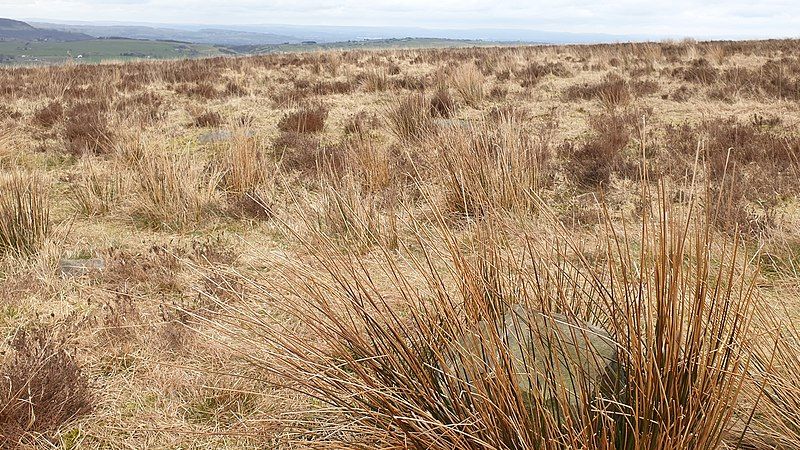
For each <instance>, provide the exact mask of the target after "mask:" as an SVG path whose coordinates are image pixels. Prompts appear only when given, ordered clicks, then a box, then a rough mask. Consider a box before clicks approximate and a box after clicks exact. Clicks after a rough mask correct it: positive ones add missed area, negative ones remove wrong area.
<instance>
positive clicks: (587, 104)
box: [0, 40, 800, 450]
mask: <svg viewBox="0 0 800 450" xmlns="http://www.w3.org/2000/svg"><path fill="white" fill-rule="evenodd" d="M799 52H800V41H794V40H776V41H744V42H713V43H709V42H697V41H691V40H687V41H670V42H663V43H631V44H618V45H577V46H530V47H492V48H459V49H456V48H447V49H427V50H388V51H362V50H359V51H324V52H315V53H298V54H270V55H263V56H254V57H246V58H245V57H237V58H210V59H204V60H185V61H162V62H152V61H150V62H131V63H124V64H117V63H113V64H112V63H109V64H101V65H91V64H69V65H63V66H53V67H15V68H0V171H2V172H3V181H4V182H3V183H1V184H0V335H2V336H4V337H3V338H2V339H0V370H2V371H3V372H2V374H0V375H2V377H0V384H2V383H6V385H4V386H5V388H4V389H2V390H0V434H2V433H5V435H4V436H3V437H4V438H6V437H8V436H10V438H8V439H5V440H3V439H2V438H0V442H2V444H0V446H3V448H9V449H14V450H17V449H22V448H63V449H68V448H87V449H93V450H100V449H108V448H137V449H138V448H219V449H225V450H227V449H244V448H248V449H249V448H275V449H293V448H309V447H311V448H319V447H323V448H324V447H327V448H339V449H341V448H364V449H367V448H393V449H401V448H432V449H436V448H448V449H451V448H481V449H533V448H540V449H542V448H543V449H550V448H553V449H555V448H559V449H561V448H582V449H590V448H592V449H593V448H603V449H612V448H613V449H621V448H627V449H634V448H635V449H639V448H653V449H656V448H657V449H664V450H667V449H669V450H672V449H677V448H696V449H715V450H722V449H732V448H739V449H742V450H755V449H767V448H780V449H794V448H798V446H797V444H796V443H797V440H798V429H797V427H796V423H797V421H798V417H800V403H798V395H797V389H796V388H795V387H794V386H795V385H797V384H798V382H800V381H799V380H798V379H797V375H796V374H797V373H799V372H800V371H799V370H798V364H797V361H798V356H797V355H798V352H800V349H798V346H797V340H798V339H800V337H798V335H797V332H796V328H797V326H796V324H797V320H798V317H800V313H799V311H800V295H799V294H798V292H797V289H796V286H797V285H798V283H799V282H800V271H798V270H797V269H798V267H800V236H799V235H798V232H797V230H798V229H800V212H798V211H799V210H798V195H799V193H800V183H798V179H800V178H799V177H798V175H800V128H798V124H800V113H798V111H797V108H796V104H795V103H796V100H797V99H798V98H800V90H798V86H800V60H798V57H797V54H798V53H799ZM204 128H205V129H204ZM650 192H657V194H650ZM62 260H71V261H69V262H67V263H65V261H62ZM74 260H79V261H78V262H76V261H74ZM80 260H90V261H85V262H86V264H87V265H88V266H91V267H94V268H95V269H93V270H86V271H85V272H83V271H81V270H75V271H72V272H70V270H71V269H69V268H70V267H73V266H75V265H79V264H80ZM62 268H67V269H69V270H62ZM62 272H63V273H62ZM22 337H25V338H24V339H23V338H22ZM64 337H69V338H68V339H64ZM598 337H599V338H601V339H600V341H598V340H597V339H595V338H598ZM521 339H522V340H524V339H528V340H529V341H530V342H531V343H532V344H531V345H530V346H528V348H524V346H520V345H518V344H517V343H518V342H519V341H520V340H521ZM587 340H589V341H591V342H587ZM23 341H25V342H27V343H23ZM531 347H532V348H533V351H531ZM590 347H591V348H590ZM592 349H594V350H596V351H598V352H603V353H602V355H596V354H595V356H597V357H594V356H592V355H593V353H592V351H593V350H592ZM608 360H611V361H613V362H614V364H605V365H604V363H605V362H606V361H608ZM38 367H40V368H43V369H44V370H36V368H38ZM28 388H30V389H28ZM23 406H24V407H23ZM90 406H92V408H90ZM9 424H11V425H9ZM8 430H12V431H8ZM9 433H12V434H9Z"/></svg>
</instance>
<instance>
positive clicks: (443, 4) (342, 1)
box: [0, 0, 800, 38]
mask: <svg viewBox="0 0 800 450" xmlns="http://www.w3.org/2000/svg"><path fill="white" fill-rule="evenodd" d="M0 17H9V18H14V19H21V20H26V19H27V20H31V19H45V20H52V21H116V22H136V23H161V24H168V23H181V24H209V25H226V24H227V25H246V24H292V25H350V26H353V25H359V26H364V25H369V26H409V27H426V28H461V29H464V28H518V29H530V30H544V31H564V32H578V33H608V34H615V35H621V34H640V35H641V34H646V35H662V36H692V37H732V38H736V37H754V38H758V37H800V26H799V25H800V1H798V0H760V1H759V0H755V1H754V0H749V1H748V0H704V1H697V0H675V1H664V0H650V1H641V0H605V1H598V0H564V1H559V2H555V1H549V2H544V1H530V0H528V1H525V0H494V1H491V0H266V1H265V0H170V1H164V0H0Z"/></svg>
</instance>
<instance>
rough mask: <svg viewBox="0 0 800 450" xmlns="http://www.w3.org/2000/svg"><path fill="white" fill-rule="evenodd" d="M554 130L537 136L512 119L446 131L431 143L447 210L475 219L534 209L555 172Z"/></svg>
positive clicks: (542, 131)
mask: <svg viewBox="0 0 800 450" xmlns="http://www.w3.org/2000/svg"><path fill="white" fill-rule="evenodd" d="M552 131H554V130H552V129H550V130H545V129H541V130H540V133H539V134H537V135H533V136H532V135H529V134H527V133H526V132H524V131H522V130H520V129H519V128H518V127H516V123H515V122H513V121H509V122H505V123H501V124H499V125H498V126H492V125H489V124H484V125H478V126H476V127H473V128H469V129H461V128H452V129H448V130H443V131H441V132H440V133H439V134H438V135H437V136H436V137H435V138H433V140H432V144H431V145H432V146H433V147H434V149H435V152H436V153H435V157H436V160H437V162H438V163H437V165H436V171H437V172H438V173H439V174H440V176H441V177H442V183H443V185H444V190H443V191H444V192H445V201H446V204H447V207H446V209H447V210H449V211H452V212H455V213H457V214H460V215H464V216H467V217H473V218H474V217H481V216H483V215H484V214H486V213H488V212H490V211H498V210H514V209H516V210H518V211H520V210H522V211H524V210H529V209H531V208H532V207H533V205H534V204H535V203H536V201H537V195H538V194H539V193H540V189H541V188H542V187H543V186H544V185H545V184H546V183H547V182H548V178H549V176H550V173H549V170H550V167H549V165H550V162H551V148H550V146H549V143H550V139H551V137H552V136H551V135H550V133H552Z"/></svg>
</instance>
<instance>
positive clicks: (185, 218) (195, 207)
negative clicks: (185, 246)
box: [132, 153, 218, 230]
mask: <svg viewBox="0 0 800 450" xmlns="http://www.w3.org/2000/svg"><path fill="white" fill-rule="evenodd" d="M217 178H218V176H217V174H213V173H212V174H210V175H209V174H207V173H204V172H203V168H202V167H200V166H198V164H196V163H195V162H194V161H193V160H192V159H190V158H189V157H188V156H187V155H183V154H160V153H157V154H146V155H145V156H144V157H143V158H142V159H141V160H140V161H139V162H138V163H137V166H136V174H135V181H136V183H137V189H138V192H139V195H138V196H137V197H136V199H135V200H134V203H133V205H132V208H133V211H132V213H133V217H134V219H135V220H136V221H137V222H139V223H141V224H143V225H144V226H146V227H148V228H154V229H167V230H183V229H186V228H190V227H194V226H196V225H198V224H199V223H200V221H201V219H202V218H203V217H204V216H205V215H206V214H207V213H208V212H209V210H210V209H211V208H212V207H213V204H214V200H215V195H214V189H215V186H216V185H217V184H218V180H217Z"/></svg>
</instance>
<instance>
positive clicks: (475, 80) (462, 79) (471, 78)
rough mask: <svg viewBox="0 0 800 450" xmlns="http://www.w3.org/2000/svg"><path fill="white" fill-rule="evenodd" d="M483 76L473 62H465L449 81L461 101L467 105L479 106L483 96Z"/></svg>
mask: <svg viewBox="0 0 800 450" xmlns="http://www.w3.org/2000/svg"><path fill="white" fill-rule="evenodd" d="M484 81H485V79H484V76H483V74H482V73H481V71H480V70H479V69H478V67H477V66H475V64H465V65H463V66H461V67H459V68H458V69H457V70H456V72H455V73H454V74H453V77H452V79H451V83H452V85H453V89H454V90H455V91H456V93H458V96H459V97H460V98H461V101H463V102H464V104H466V105H467V106H471V107H473V108H476V107H478V106H480V104H481V102H483V99H484V97H485V91H484V86H483V85H484Z"/></svg>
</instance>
